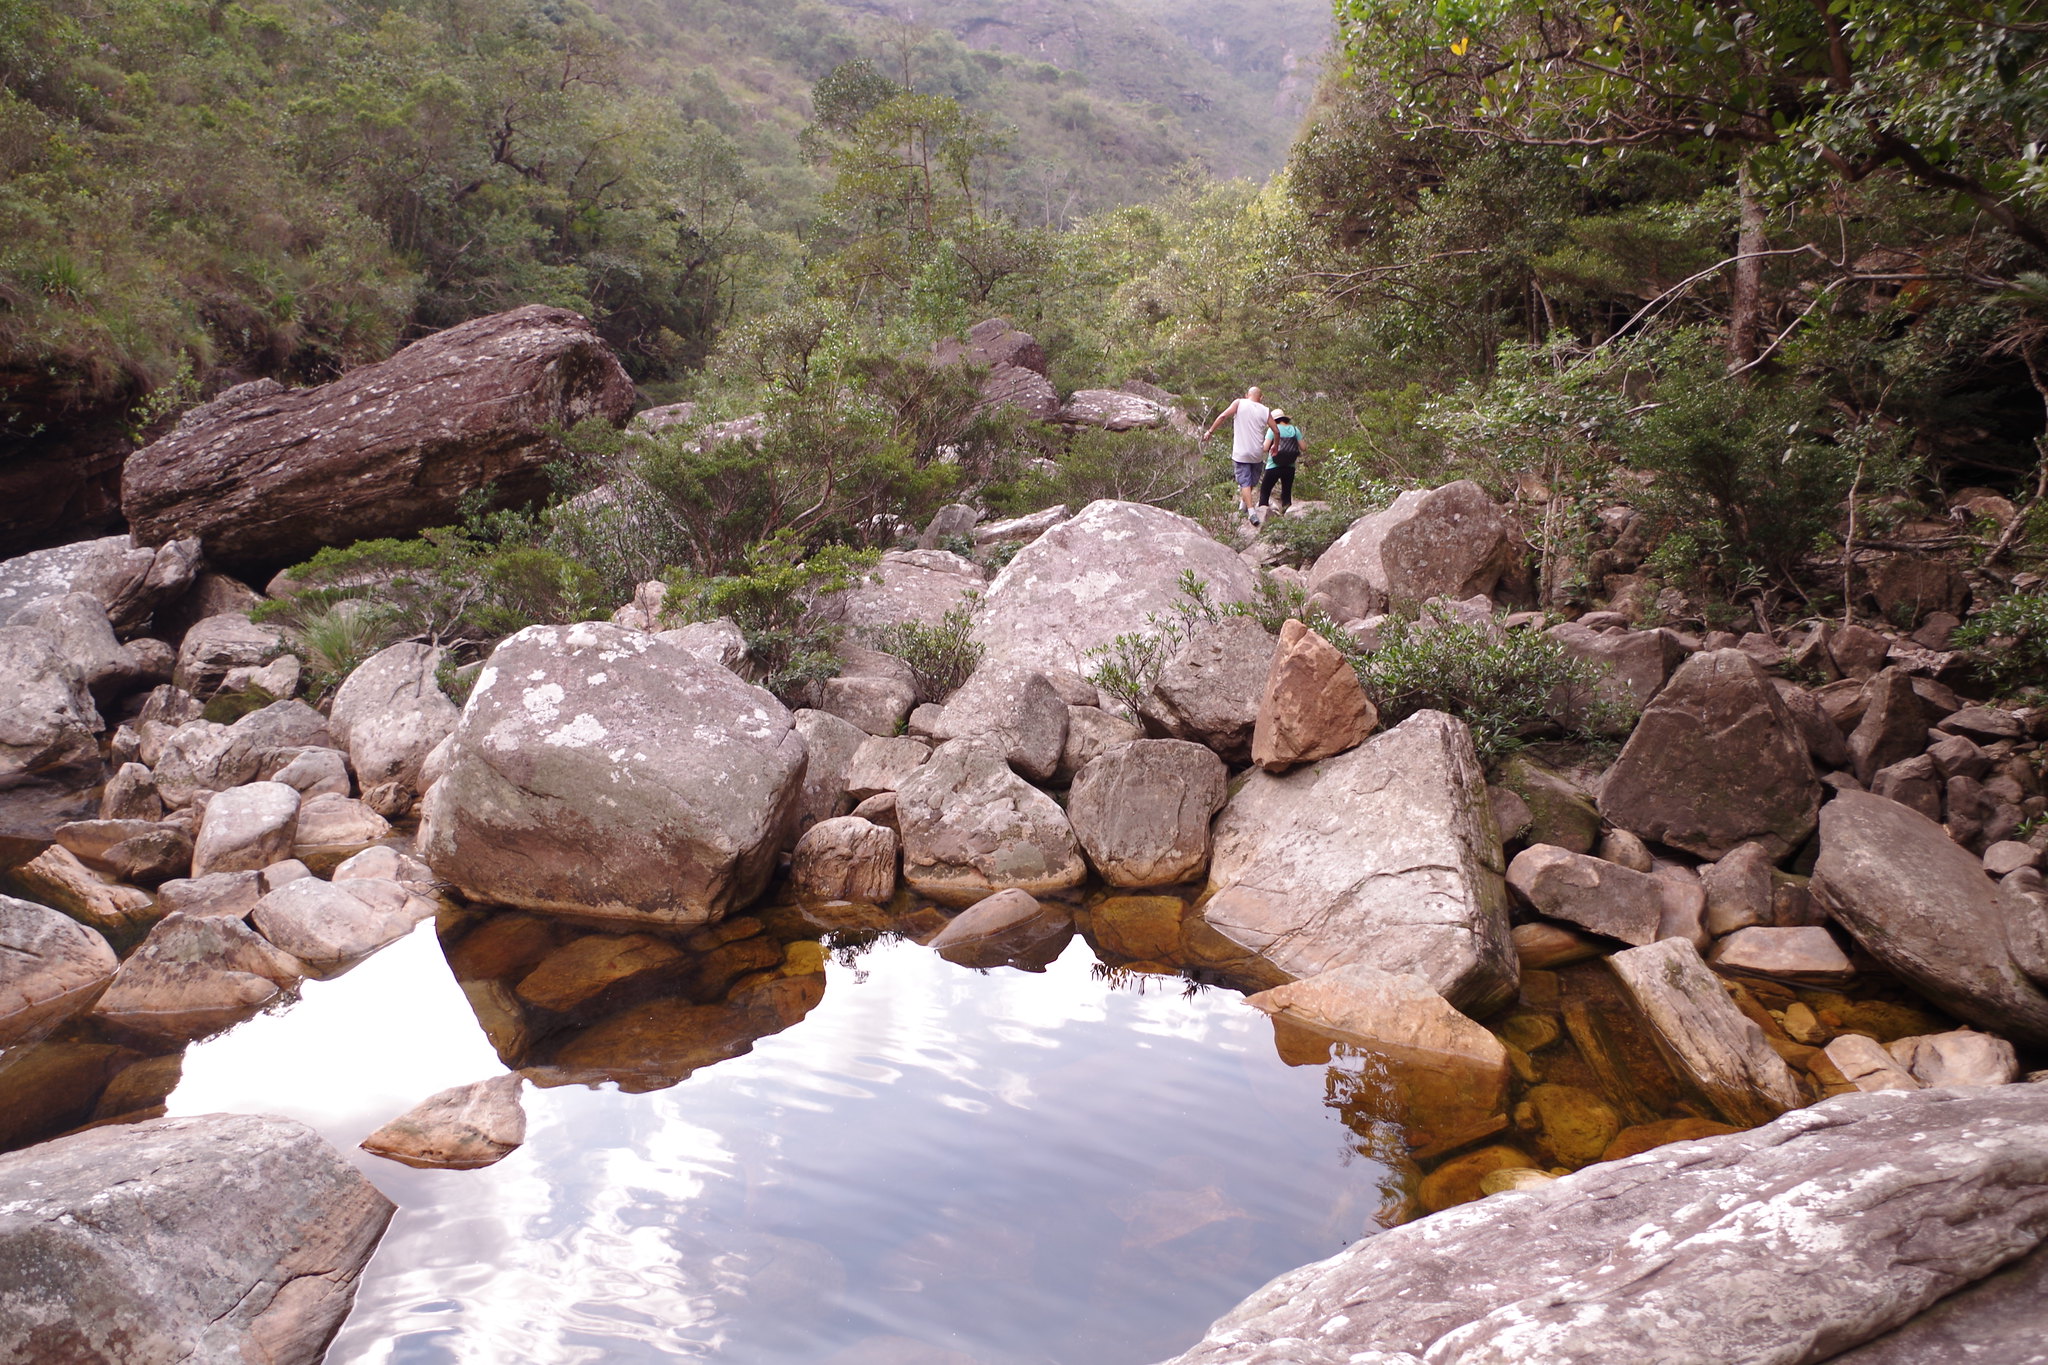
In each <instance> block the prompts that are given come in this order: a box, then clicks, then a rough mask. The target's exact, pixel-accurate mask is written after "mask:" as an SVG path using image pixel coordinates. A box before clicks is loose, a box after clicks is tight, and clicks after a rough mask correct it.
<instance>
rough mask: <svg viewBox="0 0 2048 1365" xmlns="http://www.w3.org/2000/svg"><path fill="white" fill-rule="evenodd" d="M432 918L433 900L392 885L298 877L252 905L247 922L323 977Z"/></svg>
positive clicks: (397, 884)
mask: <svg viewBox="0 0 2048 1365" xmlns="http://www.w3.org/2000/svg"><path fill="white" fill-rule="evenodd" d="M433 914H434V903H433V902H432V901H430V900H427V899H426V898H424V897H422V896H416V895H414V894H413V893H412V892H410V891H408V890H407V889H406V888H405V887H404V886H402V885H400V884H399V883H397V882H393V881H380V880H377V879H375V878H367V877H357V878H351V879H349V880H348V881H341V882H323V881H321V880H320V879H319V878H318V877H300V878H298V879H297V880H295V881H289V882H286V883H285V884H284V885H283V886H280V887H278V888H277V889H276V890H275V891H272V892H269V893H268V894H266V895H265V896H264V897H263V898H262V899H261V900H259V901H257V902H256V905H255V908H254V909H252V910H251V911H250V912H249V918H250V920H251V922H252V923H254V924H255V926H256V928H257V930H258V931H259V932H260V933H261V934H262V935H263V937H265V938H267V939H269V940H270V941H271V942H272V943H274V944H276V945H277V946H278V947H279V948H280V949H282V950H283V951H285V952H287V953H290V954H291V955H292V956H293V957H295V958H297V959H298V960H299V961H301V962H303V963H305V964H306V967H307V969H308V970H310V971H312V972H315V973H320V974H326V973H331V972H334V971H336V970H338V969H339V968H342V967H346V966H348V965H349V964H351V963H354V962H357V961H359V960H361V959H363V958H365V957H368V956H369V955H370V954H371V953H374V952H376V951H377V950H378V949H379V948H382V947H384V946H385V945H386V944H389V943H395V942H397V941H398V940H399V939H401V938H404V937H405V936H406V935H407V934H409V933H411V932H412V927H413V926H414V925H415V924H418V923H419V922H420V921H421V920H423V919H430V918H432V916H433Z"/></svg>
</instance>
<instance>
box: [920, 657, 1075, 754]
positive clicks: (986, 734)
mask: <svg viewBox="0 0 2048 1365" xmlns="http://www.w3.org/2000/svg"><path fill="white" fill-rule="evenodd" d="M937 738H939V739H940V740H942V741H944V740H967V741H972V742H974V743H976V744H979V745H980V746H981V747H983V748H986V749H991V750H994V751H995V752H997V753H1000V754H1001V755H1002V756H1003V757H1004V758H1005V759H1006V760H1007V761H1008V762H1009V764H1010V766H1011V767H1013V768H1015V769H1016V770H1017V771H1018V773H1020V774H1021V775H1023V776H1024V777H1028V778H1030V779H1032V780H1033V781H1037V782H1043V781H1045V780H1046V779H1047V778H1049V777H1051V776H1052V775H1053V773H1054V771H1055V770H1057V769H1058V767H1059V763H1060V753H1061V751H1062V750H1063V749H1064V748H1065V745H1066V740H1067V704H1066V703H1065V702H1064V701H1062V700H1060V694H1059V692H1058V691H1057V690H1056V689H1055V688H1054V687H1053V685H1052V682H1051V680H1050V679H1048V678H1047V677H1046V676H1045V675H1044V674H1043V673H1041V672H1040V671H1039V670H1037V669H1035V668H1018V667H1014V666H1012V665H1010V664H1007V663H989V664H983V665H982V666H981V667H980V668H977V669H975V670H974V676H972V677H970V678H969V679H968V680H967V681H966V682H965V683H963V684H961V686H960V689H959V690H958V691H956V692H954V693H953V695H952V696H950V697H948V698H947V699H946V709H945V712H944V714H943V715H942V717H941V719H940V722H939V730H938V735H937Z"/></svg>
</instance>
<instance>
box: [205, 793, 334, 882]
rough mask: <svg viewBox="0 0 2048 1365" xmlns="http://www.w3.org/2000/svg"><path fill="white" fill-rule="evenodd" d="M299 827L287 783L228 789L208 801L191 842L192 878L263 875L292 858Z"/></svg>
mask: <svg viewBox="0 0 2048 1365" xmlns="http://www.w3.org/2000/svg"><path fill="white" fill-rule="evenodd" d="M343 799H344V800H345V799H346V798H343ZM298 828H299V794H298V793H297V792H296V791H294V790H292V789H291V788H290V787H287V786H286V785H285V784H284V783H282V782H252V783H250V784H249V785H248V786H246V787H235V788H233V789H231V790H229V791H224V792H222V793H220V794H219V795H218V796H215V797H214V798H213V799H212V800H211V801H209V802H207V803H206V814H205V815H204V816H202V817H201V819H200V822H199V837H198V838H197V839H196V840H194V841H193V844H192V875H193V876H195V877H204V876H205V875H206V874H207V873H209V872H244V871H247V872H259V871H261V870H262V869H264V868H266V867H268V866H270V865H271V864H272V863H275V862H280V861H282V860H283V859H285V858H289V857H291V855H292V843H293V840H294V838H295V836H296V835H297V833H298Z"/></svg>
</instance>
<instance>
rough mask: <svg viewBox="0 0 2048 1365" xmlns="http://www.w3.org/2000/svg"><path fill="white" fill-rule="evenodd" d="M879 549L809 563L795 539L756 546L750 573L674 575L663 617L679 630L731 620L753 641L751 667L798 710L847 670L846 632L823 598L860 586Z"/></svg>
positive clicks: (829, 553)
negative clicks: (842, 649)
mask: <svg viewBox="0 0 2048 1365" xmlns="http://www.w3.org/2000/svg"><path fill="white" fill-rule="evenodd" d="M879 557H880V556H879V554H878V553H877V552H876V551H873V550H852V549H849V548H847V547H846V546H844V545H828V546H826V547H825V548H824V549H822V550H820V551H818V552H817V553H815V554H812V555H809V556H808V557H805V556H804V555H803V553H802V548H801V546H800V545H799V544H798V543H797V542H796V541H795V540H794V539H792V538H790V537H778V538H776V539H774V540H770V541H766V542H763V543H762V544H760V545H756V546H755V547H754V548H753V550H752V552H751V553H750V554H749V556H748V568H747V571H746V572H744V573H733V574H721V575H718V576H716V577H711V578H706V577H702V576H700V575H697V574H692V573H690V572H689V571H688V570H683V569H678V570H674V571H672V572H671V573H670V574H669V576H668V578H667V579H666V580H665V581H666V583H667V587H668V591H667V595H666V597H665V598H664V601H663V607H662V616H663V618H664V619H665V620H667V621H671V622H673V623H675V624H678V625H680V624H683V623H685V622H689V621H709V620H712V619H715V618H717V617H720V616H723V617H727V618H729V619H730V620H731V621H732V622H733V624H734V625H737V626H738V627H739V628H740V634H741V635H742V636H743V637H744V638H745V639H746V642H747V660H746V664H745V667H746V668H747V669H748V670H749V671H750V673H751V674H752V676H753V677H754V680H755V681H757V682H759V683H760V684H761V685H762V686H763V687H765V688H767V689H768V690H769V691H770V692H773V693H774V694H775V695H776V696H777V697H779V698H781V699H782V700H783V701H784V702H787V703H789V704H791V705H801V704H802V703H803V702H804V701H805V700H806V699H807V698H808V694H809V692H810V690H811V688H812V687H813V686H814V685H815V684H817V683H819V682H822V681H824V680H825V679H826V678H829V677H832V676H833V675H834V674H836V673H838V671H839V654H838V647H839V642H840V640H841V639H842V638H844V636H845V634H846V627H845V626H843V625H841V624H840V623H839V622H838V621H837V620H836V619H835V618H834V617H833V615H832V613H831V612H830V611H829V610H828V609H825V608H822V607H821V606H820V599H823V598H825V597H828V596H830V595H831V594H832V593H836V592H844V591H845V590H846V589H848V588H851V587H853V586H854V585H855V584H857V583H859V582H860V581H861V579H862V578H863V577H865V576H866V574H867V572H868V571H869V570H870V569H872V568H873V567H874V565H875V562H876V560H877V559H878V558H879Z"/></svg>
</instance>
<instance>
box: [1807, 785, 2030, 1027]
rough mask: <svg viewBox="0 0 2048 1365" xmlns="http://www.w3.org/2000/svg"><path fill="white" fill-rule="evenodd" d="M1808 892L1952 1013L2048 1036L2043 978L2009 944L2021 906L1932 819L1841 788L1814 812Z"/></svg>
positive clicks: (1878, 956)
mask: <svg viewBox="0 0 2048 1365" xmlns="http://www.w3.org/2000/svg"><path fill="white" fill-rule="evenodd" d="M1820 820H1821V827H1820V858H1819V860H1818V861H1817V862H1816V863H1815V864H1814V869H1813V882H1812V887H1811V889H1812V892H1813V897H1814V900H1815V901H1816V902H1818V903H1819V904H1820V905H1821V906H1822V907H1823V908H1824V909H1825V910H1827V912H1828V913H1829V914H1830V915H1832V916H1833V917H1834V919H1835V922H1836V923H1838V924H1840V925H1841V926H1842V927H1843V928H1845V929H1847V930H1848V931H1849V932H1850V933H1851V934H1853V935H1854V936H1855V937H1856V941H1857V942H1859V943H1861V944H1862V945H1863V947H1864V950H1865V951H1866V952H1868V953H1869V954H1870V955H1871V956H1872V957H1874V958H1876V959H1877V960H1878V961H1879V962H1882V963H1883V964H1884V965H1885V966H1887V967H1889V968H1890V969H1891V970H1892V971H1893V972H1895V973H1896V974H1897V975H1898V976H1899V977H1901V978H1902V979H1904V980H1905V981H1907V982H1908V983H1910V984H1911V985H1912V986H1913V987H1914V988H1915V989H1917V990H1919V991H1921V992H1922V993H1923V994H1925V995H1926V996H1927V997H1928V999H1930V1000H1932V1001H1934V1002H1935V1003H1936V1004H1938V1005H1940V1006H1941V1007H1942V1008H1943V1009H1945V1010H1947V1011H1948V1012H1949V1013H1951V1014H1953V1015H1955V1016H1956V1017H1957V1018H1959V1019H1965V1020H1968V1021H1969V1022H1970V1023H1973V1024H1976V1025H1978V1026H1980V1027H1982V1028H1986V1029H1989V1030H1991V1031H1992V1032H1994V1033H1999V1034H2004V1035H2005V1036H2007V1037H2011V1038H2018V1039H2023V1040H2025V1041H2028V1042H2033V1043H2048V982H2041V981H2036V980H2033V979H2030V978H2029V977H2028V975H2027V972H2026V971H2025V970H2024V969H2023V967H2022V965H2021V964H2020V962H2018V961H2016V960H2015V958H2014V955H2013V952H2012V946H2011V940H2012V939H2014V938H2017V937H2018V935H2017V933H2016V930H2017V929H2018V928H2019V927H2020V923H2019V922H2020V921H2021V919H2022V912H2024V911H2025V909H2026V908H2027V907H2026V906H2024V905H2021V904H2019V903H2018V902H2017V901H2016V900H2013V899H2011V898H2001V896H2000V888H1999V885H1998V883H1996V882H1994V881H1992V880H1991V878H1990V877H1989V876H1987V875H1986V874H1985V872H1984V865H1983V863H1982V862H1980V861H1979V860H1978V859H1977V858H1976V857H1975V856H1973V855H1972V854H1971V853H1970V852H1969V850H1967V849H1965V848H1963V847H1961V846H1960V845H1958V844H1956V843H1954V842H1953V841H1952V840H1950V838H1949V837H1948V834H1947V832H1946V831H1944V830H1943V829H1942V827H1941V826H1940V825H1937V824H1935V823H1934V822H1933V821H1932V820H1929V819H1928V818H1927V817H1926V816H1924V815H1921V814H1920V813H1919V812H1917V811H1913V810H1908V809H1907V808H1906V807H1905V806H1902V805H1900V804H1899V803H1898V802H1896V801H1887V800H1885V799H1884V798H1883V797H1881V796H1872V795H1870V794H1869V793H1867V792H1843V793H1841V794H1840V795H1838V796H1836V797H1835V799H1834V800H1832V801H1830V802H1828V804H1827V806H1826V807H1825V808H1824V809H1822V811H1821V816H1820Z"/></svg>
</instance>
